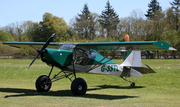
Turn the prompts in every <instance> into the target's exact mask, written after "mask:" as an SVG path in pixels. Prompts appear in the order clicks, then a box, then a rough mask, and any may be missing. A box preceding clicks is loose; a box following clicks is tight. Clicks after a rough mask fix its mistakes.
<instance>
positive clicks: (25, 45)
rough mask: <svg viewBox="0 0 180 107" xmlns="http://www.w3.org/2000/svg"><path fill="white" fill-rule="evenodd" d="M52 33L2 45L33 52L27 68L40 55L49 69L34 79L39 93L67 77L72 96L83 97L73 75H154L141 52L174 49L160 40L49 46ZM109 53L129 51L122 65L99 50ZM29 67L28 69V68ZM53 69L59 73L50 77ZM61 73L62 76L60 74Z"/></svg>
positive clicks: (79, 81)
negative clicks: (42, 38) (41, 38)
mask: <svg viewBox="0 0 180 107" xmlns="http://www.w3.org/2000/svg"><path fill="white" fill-rule="evenodd" d="M54 35H55V34H53V35H51V36H50V37H49V38H48V39H47V41H46V42H4V43H3V44H6V45H9V46H12V47H16V48H22V49H28V50H32V49H36V50H37V52H38V55H37V56H36V57H35V59H34V60H33V61H32V62H31V63H30V65H29V67H30V66H31V65H32V64H33V63H34V61H35V60H36V59H37V58H38V56H39V55H40V57H41V60H42V61H43V62H45V63H46V64H47V65H49V66H50V67H51V70H50V72H49V74H48V75H42V76H39V77H38V78H37V80H36V83H35V85H36V89H37V91H39V92H47V91H49V90H50V88H51V85H52V82H55V81H57V80H60V79H63V78H68V79H69V80H70V81H71V82H72V83H71V91H72V93H73V94H74V95H84V94H85V93H86V91H87V84H86V81H85V80H84V79H82V78H77V77H76V73H90V74H105V75H115V76H119V77H121V78H122V79H124V80H125V81H128V80H127V79H126V78H127V77H135V76H142V74H148V73H156V72H155V71H154V70H153V69H152V68H150V67H149V66H148V65H147V64H145V66H146V67H142V65H141V51H142V50H176V49H174V48H173V47H171V45H169V44H167V43H165V42H163V41H141V42H129V38H128V42H96V43H54V42H52V43H50V41H51V40H52V39H53V37H54ZM102 50H106V51H109V52H115V51H129V53H128V54H127V55H126V58H125V59H124V61H123V63H122V64H116V63H114V62H113V61H112V60H111V58H110V59H108V57H104V56H102V55H101V54H100V53H98V51H102ZM29 67H28V68H29ZM53 67H57V68H59V69H60V72H59V73H57V74H56V75H54V76H53V77H52V78H50V76H51V73H52V71H53ZM60 74H61V75H60ZM128 82H130V84H131V86H135V83H134V82H131V81H128Z"/></svg>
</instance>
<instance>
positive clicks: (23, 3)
mask: <svg viewBox="0 0 180 107" xmlns="http://www.w3.org/2000/svg"><path fill="white" fill-rule="evenodd" d="M150 1H151V0H109V2H110V5H111V6H112V7H113V8H114V10H115V12H116V13H117V14H118V15H119V18H123V17H128V16H130V15H131V13H132V11H134V10H138V11H139V12H140V13H142V14H146V13H147V10H148V4H149V3H150ZM157 1H158V2H159V3H160V6H161V7H162V10H163V11H164V10H166V9H167V8H169V7H171V5H170V3H169V2H172V1H174V0H157ZM86 3H87V5H88V8H89V10H90V12H92V13H97V14H98V15H100V14H101V13H102V11H103V10H105V6H106V3H107V0H0V15H1V16H0V27H3V26H6V25H8V24H11V23H16V22H19V23H21V22H23V21H33V22H40V21H42V16H43V14H44V13H46V12H49V13H51V14H52V15H53V16H57V17H60V18H63V19H64V20H65V21H66V23H67V24H68V25H69V24H70V22H71V20H72V19H73V18H75V17H76V16H77V14H81V11H82V10H83V7H84V4H86Z"/></svg>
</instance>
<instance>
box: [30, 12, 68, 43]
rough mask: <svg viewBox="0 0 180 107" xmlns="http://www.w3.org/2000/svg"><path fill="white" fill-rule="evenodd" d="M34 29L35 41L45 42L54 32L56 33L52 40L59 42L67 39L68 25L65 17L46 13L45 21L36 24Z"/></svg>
mask: <svg viewBox="0 0 180 107" xmlns="http://www.w3.org/2000/svg"><path fill="white" fill-rule="evenodd" d="M34 30H35V31H34V33H35V34H34V36H33V41H35V42H45V41H46V40H47V38H49V36H51V35H52V34H53V33H56V35H55V37H54V39H53V40H52V42H59V41H64V40H65V39H67V31H68V26H67V24H66V22H65V21H64V19H63V18H59V17H57V16H53V15H52V14H51V13H45V14H44V15H43V21H41V22H39V23H38V24H35V25H34Z"/></svg>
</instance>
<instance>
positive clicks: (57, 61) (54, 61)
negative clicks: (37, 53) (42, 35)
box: [41, 48, 73, 68]
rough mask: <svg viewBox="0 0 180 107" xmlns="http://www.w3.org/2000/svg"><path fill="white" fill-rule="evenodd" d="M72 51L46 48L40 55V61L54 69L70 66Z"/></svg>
mask: <svg viewBox="0 0 180 107" xmlns="http://www.w3.org/2000/svg"><path fill="white" fill-rule="evenodd" d="M72 53H73V51H70V50H66V49H50V48H46V49H45V51H44V53H43V54H41V60H42V61H43V62H45V63H47V64H48V65H51V66H56V67H59V68H61V67H67V66H68V65H70V64H71V59H72Z"/></svg>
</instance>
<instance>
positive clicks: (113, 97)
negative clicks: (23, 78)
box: [0, 85, 144, 100]
mask: <svg viewBox="0 0 180 107" xmlns="http://www.w3.org/2000/svg"><path fill="white" fill-rule="evenodd" d="M96 87H98V88H91V89H88V90H87V91H93V90H101V89H107V88H114V89H137V88H144V86H136V87H129V86H128V87H121V86H114V85H101V86H96ZM0 92H8V93H16V94H13V95H6V96H4V98H9V97H23V96H38V95H41V96H42V95H43V96H57V97H58V96H59V97H67V96H69V97H83V98H95V99H104V100H116V99H127V98H138V96H129V95H107V94H88V93H87V94H85V95H82V96H74V95H73V94H72V92H71V90H59V91H49V92H45V93H39V92H37V91H36V90H32V89H19V88H0Z"/></svg>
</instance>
